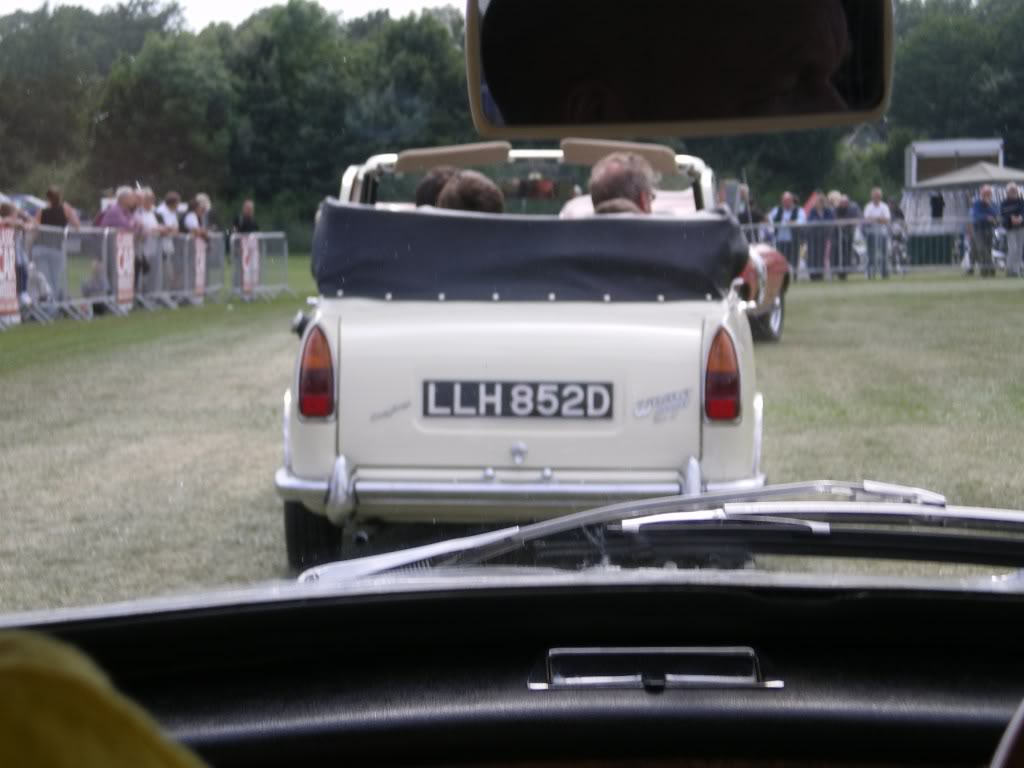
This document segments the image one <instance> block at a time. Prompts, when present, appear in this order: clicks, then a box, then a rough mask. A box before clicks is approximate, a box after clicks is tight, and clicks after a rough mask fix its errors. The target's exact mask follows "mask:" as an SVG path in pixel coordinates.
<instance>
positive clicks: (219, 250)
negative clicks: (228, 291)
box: [205, 232, 227, 301]
mask: <svg viewBox="0 0 1024 768" xmlns="http://www.w3.org/2000/svg"><path fill="white" fill-rule="evenodd" d="M226 251H227V240H226V235H225V234H224V233H223V232H211V233H210V240H209V242H208V244H207V248H206V290H205V293H206V297H207V298H209V299H212V300H214V301H217V300H219V299H220V294H221V292H222V291H223V290H224V262H225V261H227V257H226V255H225V254H226Z"/></svg>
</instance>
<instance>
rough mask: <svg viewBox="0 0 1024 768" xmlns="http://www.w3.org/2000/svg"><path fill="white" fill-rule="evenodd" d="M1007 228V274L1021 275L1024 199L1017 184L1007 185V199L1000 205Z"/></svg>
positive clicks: (1023, 240)
mask: <svg viewBox="0 0 1024 768" xmlns="http://www.w3.org/2000/svg"><path fill="white" fill-rule="evenodd" d="M999 213H1000V215H1001V216H1002V218H1003V226H1004V227H1005V228H1006V276H1007V277H1020V270H1021V256H1022V254H1024V199H1021V196H1020V192H1019V190H1018V189H1017V185H1016V184H1007V185H1006V199H1005V200H1003V204H1002V205H1001V206H1000V207H999Z"/></svg>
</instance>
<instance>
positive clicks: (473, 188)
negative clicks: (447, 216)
mask: <svg viewBox="0 0 1024 768" xmlns="http://www.w3.org/2000/svg"><path fill="white" fill-rule="evenodd" d="M437 207H438V208H448V209H451V210H456V211H475V212H477V213H503V212H504V211H505V196H504V195H503V194H502V193H501V190H500V189H499V188H498V185H497V184H495V183H494V182H493V181H491V180H490V179H489V178H487V177H486V176H484V175H483V174H482V173H478V172H476V171H459V172H458V173H456V174H455V175H454V176H452V177H451V178H450V179H449V180H448V183H447V184H445V185H444V189H442V190H441V194H440V195H438V197H437Z"/></svg>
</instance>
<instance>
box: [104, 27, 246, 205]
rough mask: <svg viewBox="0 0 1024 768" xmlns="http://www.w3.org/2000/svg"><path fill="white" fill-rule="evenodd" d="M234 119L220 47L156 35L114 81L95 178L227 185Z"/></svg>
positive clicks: (119, 68)
mask: <svg viewBox="0 0 1024 768" xmlns="http://www.w3.org/2000/svg"><path fill="white" fill-rule="evenodd" d="M233 118H234V93H233V90H232V87H231V79H230V77H229V76H228V71H227V68H226V66H225V64H224V61H223V59H222V58H221V57H220V55H219V52H218V51H217V50H216V49H214V48H212V47H209V46H204V45H202V44H201V42H200V41H199V40H198V39H197V38H196V37H194V36H192V35H172V36H164V37H160V36H156V35H151V36H150V37H148V38H146V42H145V44H144V45H143V47H142V50H141V51H140V52H139V54H138V55H137V56H134V57H132V58H122V59H120V60H119V61H118V63H117V64H115V65H114V68H113V69H112V70H111V72H110V75H109V77H108V78H107V80H106V84H105V87H104V89H103V92H102V96H101V98H100V101H99V108H98V111H97V113H96V117H95V127H94V132H95V139H94V142H93V146H92V150H91V152H90V153H89V162H90V176H91V177H92V178H94V179H97V180H98V181H100V182H101V183H102V184H105V185H107V186H109V185H113V184H116V183H118V182H122V181H135V180H139V181H143V182H145V183H149V184H151V185H153V186H154V187H157V188H161V189H167V188H176V189H181V188H186V189H187V188H190V187H191V188H192V190H193V191H198V190H197V189H196V187H202V188H205V189H214V190H219V189H222V188H223V186H224V185H225V183H226V182H227V179H228V167H227V166H226V164H225V163H224V158H225V157H226V156H227V152H228V148H229V147H230V143H231V136H232V127H233Z"/></svg>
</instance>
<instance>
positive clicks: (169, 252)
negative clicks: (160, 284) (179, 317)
mask: <svg viewBox="0 0 1024 768" xmlns="http://www.w3.org/2000/svg"><path fill="white" fill-rule="evenodd" d="M169 242H170V246H169V247H167V246H165V252H164V287H165V289H166V290H167V292H168V295H169V296H170V298H171V300H172V301H173V302H174V303H175V304H191V303H192V290H191V288H190V286H189V284H188V278H189V275H190V274H191V271H192V270H191V268H190V267H189V263H188V262H189V259H190V258H191V256H192V249H191V248H190V247H189V241H188V238H187V237H185V236H183V235H175V236H173V237H171V238H169Z"/></svg>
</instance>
